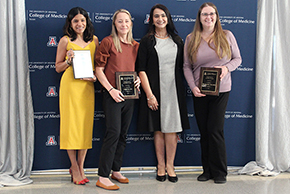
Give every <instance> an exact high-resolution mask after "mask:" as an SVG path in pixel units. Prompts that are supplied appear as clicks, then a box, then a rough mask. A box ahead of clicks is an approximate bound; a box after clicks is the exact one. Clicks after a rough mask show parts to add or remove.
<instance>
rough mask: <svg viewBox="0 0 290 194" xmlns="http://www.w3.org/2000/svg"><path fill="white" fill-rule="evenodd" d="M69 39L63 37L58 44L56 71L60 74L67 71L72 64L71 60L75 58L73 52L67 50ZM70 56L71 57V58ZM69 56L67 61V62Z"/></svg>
mask: <svg viewBox="0 0 290 194" xmlns="http://www.w3.org/2000/svg"><path fill="white" fill-rule="evenodd" d="M67 43H68V40H67V37H65V36H64V37H62V38H61V39H60V41H59V43H58V46H57V51H56V59H55V70H56V72H58V73H60V72H63V71H64V70H66V69H67V68H68V67H69V65H70V64H71V58H72V57H73V51H72V50H69V51H67V50H66V47H67ZM69 54H70V56H69ZM66 56H67V60H65V58H66Z"/></svg>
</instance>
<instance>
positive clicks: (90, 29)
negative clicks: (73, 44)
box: [63, 7, 94, 42]
mask: <svg viewBox="0 0 290 194" xmlns="http://www.w3.org/2000/svg"><path fill="white" fill-rule="evenodd" d="M78 14H82V15H83V16H84V17H85V18H86V22H87V24H86V29H85V31H84V37H83V38H84V41H85V42H88V41H92V40H93V37H94V26H93V24H92V21H91V19H90V17H89V15H88V13H87V11H86V10H84V9H83V8H81V7H74V8H72V9H71V10H70V11H69V12H68V14H67V18H66V21H65V25H64V27H63V32H64V35H67V36H68V37H70V38H71V40H72V41H74V40H75V39H76V38H77V34H76V33H75V31H74V30H73V29H72V27H71V21H72V19H73V18H74V17H75V16H76V15H78Z"/></svg>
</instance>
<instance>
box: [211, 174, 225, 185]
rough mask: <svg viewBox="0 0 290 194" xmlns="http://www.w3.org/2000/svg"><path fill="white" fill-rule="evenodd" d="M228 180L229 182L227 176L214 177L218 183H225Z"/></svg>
mask: <svg viewBox="0 0 290 194" xmlns="http://www.w3.org/2000/svg"><path fill="white" fill-rule="evenodd" d="M226 182H227V178H226V177H225V176H220V177H216V178H214V183H216V184H225V183H226Z"/></svg>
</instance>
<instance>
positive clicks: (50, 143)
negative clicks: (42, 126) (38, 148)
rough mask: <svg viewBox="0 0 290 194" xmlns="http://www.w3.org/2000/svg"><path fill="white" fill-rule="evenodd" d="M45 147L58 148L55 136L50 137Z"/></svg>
mask: <svg viewBox="0 0 290 194" xmlns="http://www.w3.org/2000/svg"><path fill="white" fill-rule="evenodd" d="M45 145H46V146H56V145H57V142H56V141H55V136H54V135H50V136H48V137H47V141H46V143H45Z"/></svg>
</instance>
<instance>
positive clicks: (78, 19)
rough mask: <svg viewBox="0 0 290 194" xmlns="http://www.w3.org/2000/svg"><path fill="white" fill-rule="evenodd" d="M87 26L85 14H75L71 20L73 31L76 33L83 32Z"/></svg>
mask: <svg viewBox="0 0 290 194" xmlns="http://www.w3.org/2000/svg"><path fill="white" fill-rule="evenodd" d="M86 26H87V20H86V18H85V16H83V15H82V14H77V15H76V16H75V17H74V18H73V19H72V20H71V27H72V29H73V30H74V31H75V33H76V34H83V33H84V31H85V30H86Z"/></svg>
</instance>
